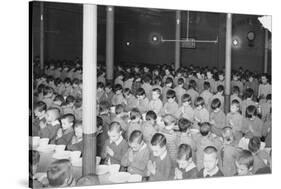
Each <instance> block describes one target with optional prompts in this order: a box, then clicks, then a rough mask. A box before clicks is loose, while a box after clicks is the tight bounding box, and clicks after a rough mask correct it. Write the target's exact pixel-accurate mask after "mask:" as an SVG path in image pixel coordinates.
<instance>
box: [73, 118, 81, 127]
mask: <svg viewBox="0 0 281 189" xmlns="http://www.w3.org/2000/svg"><path fill="white" fill-rule="evenodd" d="M79 126H83V122H82V120H77V121H75V125H74V128H76V127H79Z"/></svg>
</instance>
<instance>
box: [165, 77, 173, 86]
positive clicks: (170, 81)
mask: <svg viewBox="0 0 281 189" xmlns="http://www.w3.org/2000/svg"><path fill="white" fill-rule="evenodd" d="M170 83H172V84H173V79H172V78H170V77H168V78H167V79H166V81H165V84H166V85H167V84H170Z"/></svg>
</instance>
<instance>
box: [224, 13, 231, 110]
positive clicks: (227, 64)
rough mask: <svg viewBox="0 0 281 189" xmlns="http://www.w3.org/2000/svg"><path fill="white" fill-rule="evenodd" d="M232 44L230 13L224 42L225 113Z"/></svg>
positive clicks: (228, 95)
mask: <svg viewBox="0 0 281 189" xmlns="http://www.w3.org/2000/svg"><path fill="white" fill-rule="evenodd" d="M231 44H232V14H230V13H228V14H227V15H226V44H225V101H224V102H225V107H224V108H225V109H224V110H225V113H228V112H229V110H230V94H231V83H230V82H231V46H232V45H231Z"/></svg>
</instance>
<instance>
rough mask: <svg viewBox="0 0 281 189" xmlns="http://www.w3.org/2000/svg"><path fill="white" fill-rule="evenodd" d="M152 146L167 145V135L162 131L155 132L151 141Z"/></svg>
mask: <svg viewBox="0 0 281 189" xmlns="http://www.w3.org/2000/svg"><path fill="white" fill-rule="evenodd" d="M150 143H151V145H152V146H158V145H159V146H160V147H161V148H162V147H163V146H165V145H166V143H167V140H166V137H165V136H164V135H163V134H161V133H155V134H154V135H153V136H152V138H151V141H150Z"/></svg>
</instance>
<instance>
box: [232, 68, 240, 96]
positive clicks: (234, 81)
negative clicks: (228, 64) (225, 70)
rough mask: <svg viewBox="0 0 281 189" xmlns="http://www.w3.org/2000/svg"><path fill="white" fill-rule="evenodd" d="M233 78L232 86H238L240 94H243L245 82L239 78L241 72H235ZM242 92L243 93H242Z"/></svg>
mask: <svg viewBox="0 0 281 189" xmlns="http://www.w3.org/2000/svg"><path fill="white" fill-rule="evenodd" d="M232 79H233V80H232V81H231V88H234V87H237V90H238V91H239V93H238V95H242V91H243V83H242V82H241V81H240V80H238V79H239V74H238V73H235V74H233V78H232ZM240 92H241V94H240Z"/></svg>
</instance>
